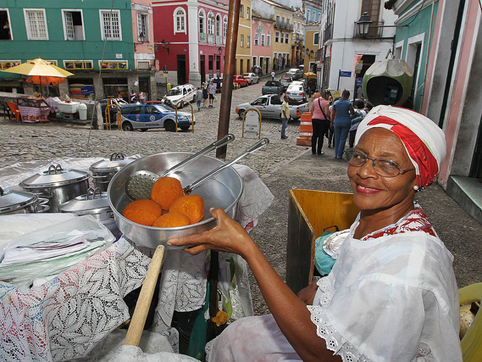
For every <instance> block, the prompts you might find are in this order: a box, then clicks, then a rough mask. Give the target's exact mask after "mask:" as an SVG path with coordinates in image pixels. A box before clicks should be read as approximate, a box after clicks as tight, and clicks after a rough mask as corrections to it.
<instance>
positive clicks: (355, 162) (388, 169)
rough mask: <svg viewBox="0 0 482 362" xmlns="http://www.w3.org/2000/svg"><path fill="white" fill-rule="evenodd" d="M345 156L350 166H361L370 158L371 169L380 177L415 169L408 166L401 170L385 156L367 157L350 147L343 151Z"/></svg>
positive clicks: (396, 174)
mask: <svg viewBox="0 0 482 362" xmlns="http://www.w3.org/2000/svg"><path fill="white" fill-rule="evenodd" d="M345 157H346V159H347V160H348V163H349V164H350V166H354V167H361V166H363V165H364V164H365V163H366V162H367V161H368V160H372V164H373V169H374V170H375V172H376V173H377V174H378V175H380V176H382V177H395V176H398V175H401V174H404V173H405V172H408V171H412V170H415V169H414V168H410V169H408V170H402V168H401V167H400V166H399V165H398V163H396V162H394V161H392V160H389V159H387V158H381V157H377V158H371V157H368V155H366V154H365V153H363V152H362V151H360V150H358V149H356V148H355V149H352V150H347V151H345Z"/></svg>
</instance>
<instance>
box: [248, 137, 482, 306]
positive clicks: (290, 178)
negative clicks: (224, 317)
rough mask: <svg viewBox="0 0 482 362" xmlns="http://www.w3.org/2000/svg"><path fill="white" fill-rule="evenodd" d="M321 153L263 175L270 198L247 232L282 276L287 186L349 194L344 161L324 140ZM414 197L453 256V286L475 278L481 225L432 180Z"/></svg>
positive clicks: (258, 300)
mask: <svg viewBox="0 0 482 362" xmlns="http://www.w3.org/2000/svg"><path fill="white" fill-rule="evenodd" d="M324 152H325V155H324V156H315V155H312V154H311V149H310V148H308V149H307V150H306V151H305V152H304V153H303V154H302V155H301V156H299V157H297V158H294V159H292V160H291V161H290V162H289V164H287V165H284V166H282V167H280V168H279V169H277V170H276V171H275V172H273V173H272V174H271V175H270V176H268V177H264V178H263V181H264V182H265V184H266V185H267V186H268V187H269V189H270V190H271V192H272V193H273V194H274V196H275V199H274V201H273V204H272V205H271V206H270V207H269V208H268V210H267V211H265V213H264V214H263V215H262V216H261V218H260V221H259V224H258V225H257V227H256V228H254V230H253V232H252V234H251V236H252V237H253V239H254V240H255V241H256V242H257V243H258V245H259V246H260V248H261V250H262V251H263V252H264V253H265V255H266V256H267V258H268V260H269V261H270V262H271V264H272V265H273V266H274V268H275V269H276V271H277V272H278V273H279V274H280V275H281V276H282V277H283V278H284V276H285V272H286V270H285V269H286V240H287V233H288V230H287V229H288V228H287V225H288V201H289V200H288V195H289V190H290V189H293V188H300V189H309V190H323V191H338V192H351V186H350V183H349V181H348V177H347V175H346V168H347V162H346V161H345V160H335V159H334V151H333V149H332V148H327V147H326V142H325V145H324ZM416 199H417V201H418V202H419V203H420V204H421V206H422V207H423V209H424V210H425V212H426V213H427V215H428V217H429V219H430V221H431V222H432V224H433V226H434V228H435V230H436V231H437V233H438V234H439V236H440V238H441V239H442V241H443V242H444V243H445V245H446V247H447V248H448V249H449V250H450V252H451V253H452V254H453V255H454V258H455V260H454V270H455V276H456V278H457V283H458V286H459V288H461V287H464V286H467V285H469V284H472V283H477V282H481V281H482V275H481V273H480V271H481V270H482V258H481V255H482V243H481V242H480V235H482V225H481V224H479V223H478V222H477V221H475V220H474V219H473V218H471V217H470V216H469V215H468V214H467V213H466V212H465V211H464V210H463V209H462V208H461V207H460V206H459V205H458V204H457V203H456V202H455V201H454V200H453V199H451V198H450V197H449V196H448V195H447V194H446V193H445V191H444V190H443V189H442V187H440V186H439V185H436V184H433V185H431V186H430V187H428V188H427V189H426V190H424V191H422V192H419V193H418V194H417V197H416ZM320 207H323V205H320ZM250 283H251V285H252V290H253V305H254V309H255V313H256V314H265V313H268V309H267V307H266V305H265V303H264V300H263V298H262V296H261V295H260V294H259V292H258V289H257V288H258V287H257V285H256V282H255V280H254V279H251V280H250Z"/></svg>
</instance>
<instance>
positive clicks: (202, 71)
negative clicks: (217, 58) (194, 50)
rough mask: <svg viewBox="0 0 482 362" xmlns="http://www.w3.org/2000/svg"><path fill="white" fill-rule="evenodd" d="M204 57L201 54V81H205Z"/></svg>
mask: <svg viewBox="0 0 482 362" xmlns="http://www.w3.org/2000/svg"><path fill="white" fill-rule="evenodd" d="M205 62H206V58H205V56H204V55H201V83H204V82H205V81H206V63H205Z"/></svg>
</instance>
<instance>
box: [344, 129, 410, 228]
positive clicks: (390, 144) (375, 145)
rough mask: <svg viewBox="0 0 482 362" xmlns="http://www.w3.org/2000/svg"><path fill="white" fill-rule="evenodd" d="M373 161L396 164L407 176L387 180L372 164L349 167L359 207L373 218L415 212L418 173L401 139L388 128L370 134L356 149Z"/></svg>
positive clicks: (369, 131) (368, 133) (363, 138)
mask: <svg viewBox="0 0 482 362" xmlns="http://www.w3.org/2000/svg"><path fill="white" fill-rule="evenodd" d="M355 148H356V149H358V150H360V151H362V152H363V153H365V154H366V155H367V156H368V157H370V158H386V159H389V160H391V161H393V162H396V163H397V164H398V165H399V166H400V168H401V169H402V170H409V169H412V170H411V171H408V172H405V173H403V174H400V175H398V176H395V177H384V176H380V175H378V174H377V173H376V171H375V169H374V168H373V162H372V160H367V162H366V163H365V164H364V165H363V166H360V167H356V166H351V165H349V166H348V177H349V178H350V182H351V186H352V189H353V198H354V202H355V205H356V206H358V207H359V208H360V209H361V210H362V214H363V212H368V213H370V214H375V213H377V214H378V213H383V214H380V216H385V217H387V216H392V217H395V218H396V219H395V221H396V220H398V219H399V218H400V217H402V216H404V215H405V213H406V212H407V211H406V210H407V209H408V210H409V209H411V208H413V197H414V194H415V191H414V189H413V186H415V185H416V178H415V170H413V164H412V162H411V161H410V158H409V157H408V155H407V152H406V150H405V147H404V146H403V143H402V141H401V140H400V138H398V136H397V135H396V134H395V133H393V132H391V131H389V130H387V129H384V128H378V127H377V128H372V129H370V130H368V131H366V132H365V133H364V134H363V135H362V137H361V138H360V141H359V142H358V144H357V145H356V146H355Z"/></svg>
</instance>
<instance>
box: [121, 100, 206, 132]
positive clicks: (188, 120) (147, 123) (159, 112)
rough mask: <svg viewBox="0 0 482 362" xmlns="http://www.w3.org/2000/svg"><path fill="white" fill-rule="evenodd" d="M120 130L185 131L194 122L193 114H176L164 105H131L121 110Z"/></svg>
mask: <svg viewBox="0 0 482 362" xmlns="http://www.w3.org/2000/svg"><path fill="white" fill-rule="evenodd" d="M121 117H122V129H123V130H124V131H134V130H141V131H147V130H148V129H149V128H164V129H165V130H166V131H169V132H175V131H176V123H177V126H178V127H179V128H180V129H181V130H183V131H187V130H188V129H189V127H190V126H191V124H195V123H196V120H195V117H194V115H193V114H191V113H187V112H177V121H176V111H175V110H174V109H172V108H171V107H169V106H168V105H166V104H131V105H128V106H124V107H122V108H121Z"/></svg>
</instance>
